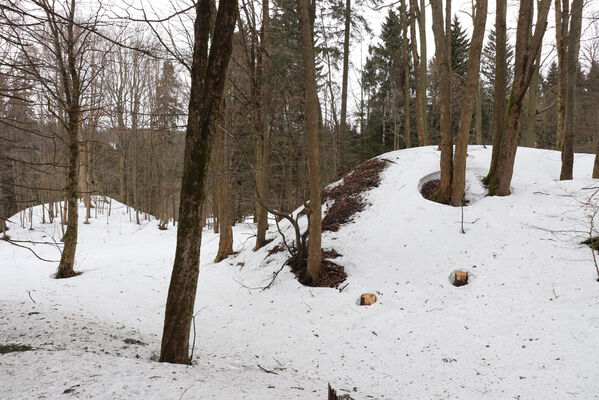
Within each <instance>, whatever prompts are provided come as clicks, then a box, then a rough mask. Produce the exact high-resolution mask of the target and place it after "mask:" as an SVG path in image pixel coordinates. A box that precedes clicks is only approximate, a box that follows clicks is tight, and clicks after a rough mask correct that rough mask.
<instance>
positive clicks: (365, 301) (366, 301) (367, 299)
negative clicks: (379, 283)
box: [360, 293, 376, 306]
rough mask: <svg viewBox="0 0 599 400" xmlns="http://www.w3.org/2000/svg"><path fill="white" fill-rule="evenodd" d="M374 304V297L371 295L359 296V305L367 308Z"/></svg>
mask: <svg viewBox="0 0 599 400" xmlns="http://www.w3.org/2000/svg"><path fill="white" fill-rule="evenodd" d="M375 302H376V295H374V294H372V293H364V294H362V295H361V296H360V305H361V306H369V305H372V304H374V303H375Z"/></svg>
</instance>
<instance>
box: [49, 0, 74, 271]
mask: <svg viewBox="0 0 599 400" xmlns="http://www.w3.org/2000/svg"><path fill="white" fill-rule="evenodd" d="M46 14H47V16H48V18H49V19H50V20H53V21H55V18H56V16H55V15H53V13H52V11H51V10H49V9H48V10H47V11H46ZM65 19H66V25H65V27H64V29H65V31H66V32H64V33H65V34H66V35H65V36H66V40H65V46H64V52H65V53H66V54H65V56H66V64H65V62H64V61H65V60H64V59H63V58H62V56H59V55H60V54H62V51H61V50H63V49H62V48H61V44H60V39H59V38H58V37H59V35H60V33H59V29H60V28H58V25H53V28H54V29H53V34H54V47H55V49H56V56H57V61H58V65H59V71H60V74H61V84H62V86H63V91H64V93H63V94H64V99H65V103H64V104H65V106H66V107H65V108H66V114H67V124H66V128H67V154H68V157H67V158H68V166H67V176H66V184H65V188H66V193H65V198H66V204H67V205H68V218H67V230H66V232H65V234H64V237H63V240H64V246H63V249H62V254H61V257H60V263H59V264H58V269H57V271H56V275H55V277H56V278H70V277H72V276H75V275H77V273H76V272H75V270H74V265H75V251H76V249H77V230H78V224H79V214H78V204H77V200H78V197H79V179H78V178H79V176H78V173H79V132H78V131H79V126H80V121H81V108H80V104H79V102H80V100H81V81H80V77H79V71H78V70H77V68H78V65H77V59H76V57H77V55H76V49H75V32H74V31H75V2H74V1H73V2H72V3H71V6H70V8H68V16H67V17H66V18H65Z"/></svg>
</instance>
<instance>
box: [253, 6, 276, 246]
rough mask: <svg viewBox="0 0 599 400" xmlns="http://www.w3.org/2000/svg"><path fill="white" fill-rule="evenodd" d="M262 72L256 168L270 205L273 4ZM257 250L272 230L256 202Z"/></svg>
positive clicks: (265, 17) (266, 19)
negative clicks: (269, 228)
mask: <svg viewBox="0 0 599 400" xmlns="http://www.w3.org/2000/svg"><path fill="white" fill-rule="evenodd" d="M260 42H261V43H260V44H261V46H260V47H261V56H260V60H261V63H260V64H261V68H259V70H258V77H257V79H259V82H260V85H261V86H262V90H261V91H260V92H261V93H262V107H261V108H260V124H259V127H258V129H259V130H261V132H260V133H259V140H258V146H257V155H256V157H257V158H259V160H257V161H258V162H257V165H256V168H259V169H260V170H259V171H258V174H257V176H256V178H257V179H256V185H257V193H258V198H259V199H260V200H261V201H264V202H268V198H269V174H270V162H269V158H270V131H271V118H272V104H271V102H272V60H271V56H272V54H271V50H270V49H271V37H270V12H269V0H264V1H263V2H262V31H261V38H260ZM256 220H257V221H256V222H257V234H256V246H255V249H259V248H261V247H262V246H264V245H265V243H266V231H267V230H268V213H267V211H266V209H265V208H264V207H262V205H261V204H260V203H259V202H256Z"/></svg>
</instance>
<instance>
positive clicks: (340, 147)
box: [337, 0, 351, 176]
mask: <svg viewBox="0 0 599 400" xmlns="http://www.w3.org/2000/svg"><path fill="white" fill-rule="evenodd" d="M344 34H345V36H344V39H343V77H342V79H341V129H340V130H339V133H338V135H337V175H338V176H341V175H343V172H344V171H345V165H344V145H345V137H346V136H347V129H348V126H347V84H348V80H349V44H350V43H349V42H350V37H351V0H345V32H344Z"/></svg>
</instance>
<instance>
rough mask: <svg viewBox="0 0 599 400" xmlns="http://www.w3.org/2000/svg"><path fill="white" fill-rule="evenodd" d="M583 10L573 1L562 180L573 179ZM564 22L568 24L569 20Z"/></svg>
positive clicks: (577, 1) (569, 30) (579, 4)
mask: <svg viewBox="0 0 599 400" xmlns="http://www.w3.org/2000/svg"><path fill="white" fill-rule="evenodd" d="M582 8H583V0H573V1H572V12H571V15H570V26H569V28H568V47H567V48H566V62H567V64H566V73H565V78H566V82H565V85H566V102H565V103H566V104H565V108H566V110H565V111H566V115H565V124H564V143H563V149H562V169H561V172H560V180H566V179H572V169H573V166H574V110H575V108H574V105H575V102H576V97H575V96H576V74H577V72H578V52H579V49H580V34H581V25H582ZM564 22H565V23H567V20H566V21H564ZM558 47H559V45H558ZM558 61H559V59H558Z"/></svg>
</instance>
